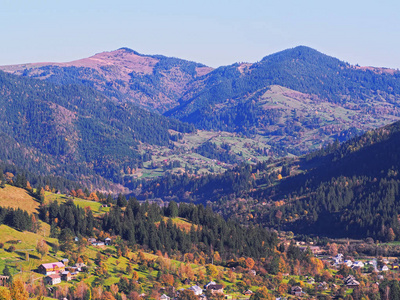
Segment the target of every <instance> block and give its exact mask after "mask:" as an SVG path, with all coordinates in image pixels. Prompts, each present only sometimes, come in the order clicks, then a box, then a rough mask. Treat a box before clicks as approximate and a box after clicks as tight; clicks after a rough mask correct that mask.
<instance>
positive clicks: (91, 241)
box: [88, 238, 96, 244]
mask: <svg viewBox="0 0 400 300" xmlns="http://www.w3.org/2000/svg"><path fill="white" fill-rule="evenodd" d="M88 242H89V243H91V244H93V243H96V239H95V238H88Z"/></svg>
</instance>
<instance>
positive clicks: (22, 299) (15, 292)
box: [10, 278, 29, 300]
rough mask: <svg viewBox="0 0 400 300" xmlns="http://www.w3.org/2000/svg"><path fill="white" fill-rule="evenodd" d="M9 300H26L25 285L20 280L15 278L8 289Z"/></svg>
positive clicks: (27, 297)
mask: <svg viewBox="0 0 400 300" xmlns="http://www.w3.org/2000/svg"><path fill="white" fill-rule="evenodd" d="M10 294H11V299H13V300H14V299H15V300H17V299H18V300H28V299H29V294H28V292H27V290H26V289H25V285H24V283H23V282H22V280H21V279H19V278H17V279H15V280H14V281H13V283H12V285H11V289H10Z"/></svg>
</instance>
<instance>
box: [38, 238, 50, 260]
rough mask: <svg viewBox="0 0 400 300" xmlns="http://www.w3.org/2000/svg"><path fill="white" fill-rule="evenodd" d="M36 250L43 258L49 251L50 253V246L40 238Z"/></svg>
mask: <svg viewBox="0 0 400 300" xmlns="http://www.w3.org/2000/svg"><path fill="white" fill-rule="evenodd" d="M36 251H37V252H38V253H39V254H40V257H41V259H43V256H45V255H46V254H47V253H49V246H48V245H47V243H46V241H45V240H39V241H38V242H37V244H36Z"/></svg>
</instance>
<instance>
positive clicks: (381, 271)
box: [37, 237, 399, 300]
mask: <svg viewBox="0 0 400 300" xmlns="http://www.w3.org/2000/svg"><path fill="white" fill-rule="evenodd" d="M77 241H78V238H77V237H75V242H77ZM88 243H89V244H90V245H91V246H93V247H98V248H102V249H104V247H106V246H110V245H112V241H111V238H106V239H104V241H99V240H96V239H94V238H89V239H88ZM297 247H298V249H299V250H300V251H303V252H305V251H308V252H310V253H312V254H313V255H314V256H315V257H318V259H319V260H320V261H321V262H322V263H323V264H324V266H325V268H326V270H330V271H329V272H330V273H331V274H332V275H333V276H331V277H330V278H325V277H326V276H325V277H324V276H320V275H317V276H316V277H315V278H314V277H312V276H309V275H308V276H296V278H297V280H294V277H293V275H290V274H289V273H284V274H282V276H283V280H282V282H287V287H288V288H289V290H287V294H288V295H289V296H287V297H289V298H291V297H295V298H302V299H314V298H313V295H312V294H314V293H315V291H320V292H324V291H325V292H326V293H328V294H333V293H334V292H335V291H336V292H338V291H339V290H342V293H345V294H346V293H348V292H349V291H350V292H352V291H353V290H355V289H357V288H359V286H360V285H365V276H371V274H372V275H374V276H375V277H374V278H375V279H376V281H375V282H374V284H375V285H376V286H379V284H380V282H382V281H383V280H384V279H385V277H386V276H385V275H386V274H390V272H394V271H398V270H399V262H398V260H397V259H394V258H391V259H388V258H382V257H379V258H368V257H365V258H359V259H357V260H355V259H353V258H352V257H349V256H345V255H344V254H342V253H337V254H336V255H334V256H333V255H329V254H328V249H327V247H319V246H314V245H312V244H306V243H304V242H297ZM68 263H69V261H68V259H62V260H60V261H54V262H50V263H43V264H41V265H40V266H39V267H38V268H37V272H38V273H40V274H43V275H45V277H44V279H43V280H44V283H45V284H46V285H49V286H54V285H58V284H60V283H61V282H62V281H65V282H68V281H71V280H73V279H77V276H78V274H80V273H81V272H88V271H90V270H89V268H88V266H87V265H86V264H85V263H82V262H77V263H75V264H73V265H71V266H69V265H68ZM230 269H231V271H233V272H235V271H236V270H235V268H234V267H232V268H230ZM247 272H248V276H250V277H253V278H255V277H256V276H258V275H259V274H257V272H258V268H257V267H254V269H250V270H248V271H247ZM362 280H364V282H361V281H362ZM218 281H220V280H217V281H213V280H211V281H209V282H208V283H207V284H204V285H201V284H200V283H199V282H195V284H194V285H191V284H192V283H193V282H192V281H191V280H189V279H185V280H183V281H182V284H183V285H186V286H189V287H187V288H179V289H177V290H176V291H175V289H173V290H172V293H171V290H169V293H163V294H160V297H159V299H161V300H170V299H171V298H172V299H180V298H181V297H180V295H181V294H182V293H185V292H190V293H192V294H193V295H194V296H196V297H197V298H198V299H200V300H206V299H207V297H208V298H215V297H217V298H218V299H221V298H225V299H248V298H249V297H251V296H252V295H254V294H255V292H256V291H255V290H254V289H252V288H248V289H246V290H244V291H243V292H242V296H241V297H237V296H236V297H233V296H232V295H230V293H229V291H225V286H224V284H221V283H218ZM162 290H164V291H166V290H165V288H162V289H161V291H162ZM346 291H347V292H346ZM167 294H168V295H167ZM139 296H140V297H143V298H145V297H146V296H148V295H147V294H146V293H142V294H140V295H139ZM287 297H276V298H275V299H276V300H284V299H289V298H287Z"/></svg>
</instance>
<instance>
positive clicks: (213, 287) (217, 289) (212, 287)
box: [162, 281, 224, 300]
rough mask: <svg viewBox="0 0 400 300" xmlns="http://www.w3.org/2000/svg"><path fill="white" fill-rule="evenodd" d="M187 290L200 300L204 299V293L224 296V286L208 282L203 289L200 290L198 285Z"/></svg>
mask: <svg viewBox="0 0 400 300" xmlns="http://www.w3.org/2000/svg"><path fill="white" fill-rule="evenodd" d="M182 290H184V289H181V291H182ZM187 290H189V291H192V292H193V293H194V294H195V296H198V297H199V298H200V299H206V296H205V294H204V291H210V292H211V294H213V295H216V294H220V295H224V286H223V285H221V284H216V283H215V282H214V281H210V282H209V283H207V284H206V285H205V286H204V289H202V288H201V287H200V286H198V285H193V286H191V287H189V288H187ZM162 300H169V299H162Z"/></svg>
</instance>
